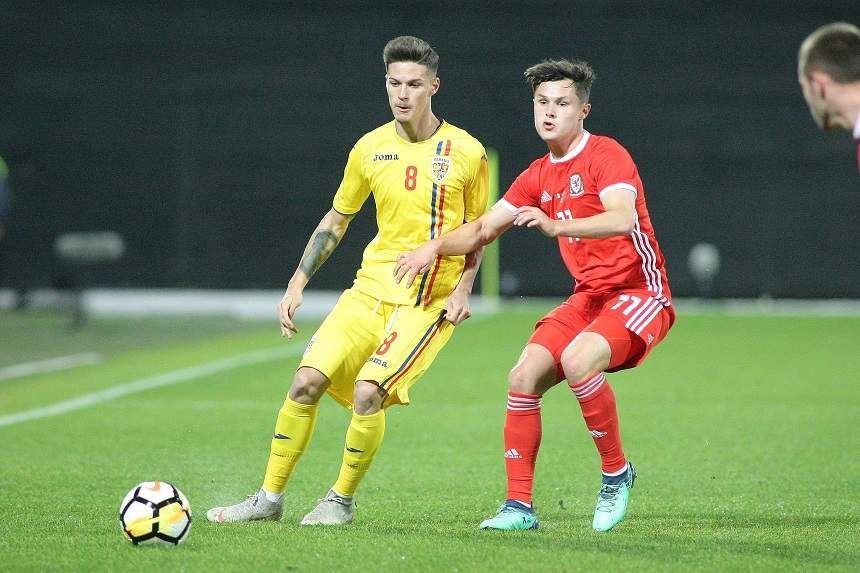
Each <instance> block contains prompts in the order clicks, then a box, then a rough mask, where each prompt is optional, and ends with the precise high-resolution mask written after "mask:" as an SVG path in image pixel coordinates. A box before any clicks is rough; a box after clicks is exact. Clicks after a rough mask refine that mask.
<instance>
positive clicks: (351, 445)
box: [333, 410, 385, 497]
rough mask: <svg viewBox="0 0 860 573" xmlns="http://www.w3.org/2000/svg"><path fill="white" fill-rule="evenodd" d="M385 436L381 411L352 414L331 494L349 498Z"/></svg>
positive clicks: (383, 418)
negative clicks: (367, 413)
mask: <svg viewBox="0 0 860 573" xmlns="http://www.w3.org/2000/svg"><path fill="white" fill-rule="evenodd" d="M384 435H385V411H384V410H380V411H379V412H376V413H375V414H370V415H368V416H361V415H359V414H356V413H355V412H353V413H352V421H351V422H350V423H349V429H348V430H347V431H346V445H345V446H344V450H343V463H342V464H341V466H340V475H338V476H337V481H336V482H335V484H334V488H333V489H334V490H335V492H337V493H339V494H340V495H342V496H343V497H352V496H353V495H354V494H355V490H356V489H357V488H358V484H359V483H361V480H362V478H364V474H366V473H367V470H368V468H369V467H370V464H371V463H372V462H373V457H374V456H375V455H376V451H377V450H378V449H379V445H380V444H381V443H382V437H383V436H384Z"/></svg>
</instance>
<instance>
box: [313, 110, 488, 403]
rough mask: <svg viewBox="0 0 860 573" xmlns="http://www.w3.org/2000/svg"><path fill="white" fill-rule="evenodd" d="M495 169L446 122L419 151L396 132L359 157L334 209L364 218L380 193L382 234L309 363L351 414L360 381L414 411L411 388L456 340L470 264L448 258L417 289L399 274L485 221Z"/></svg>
mask: <svg viewBox="0 0 860 573" xmlns="http://www.w3.org/2000/svg"><path fill="white" fill-rule="evenodd" d="M486 168H487V165H486V157H485V155H484V148H483V147H482V146H481V144H480V143H479V142H478V141H477V140H476V139H475V138H473V137H472V136H470V135H469V134H468V133H466V132H465V131H463V130H462V129H459V128H457V127H454V126H453V125H451V124H449V123H446V122H444V121H443V122H441V124H440V125H439V128H438V129H437V130H436V132H435V133H434V134H433V135H432V137H431V138H430V139H427V140H424V141H418V142H415V143H411V142H409V141H406V140H404V139H403V138H401V137H400V136H399V135H398V134H397V130H396V127H395V122H391V123H388V124H386V125H383V126H381V127H379V128H377V129H375V130H374V131H372V132H370V133H368V134H367V135H365V136H364V137H362V138H361V139H360V140H359V141H358V143H356V145H355V147H354V148H353V149H352V152H351V153H350V154H349V160H348V161H347V164H346V169H345V170H344V177H343V182H342V183H341V185H340V188H339V189H338V191H337V194H336V195H335V197H334V209H335V210H336V211H337V212H339V213H341V214H343V215H354V214H355V213H357V212H358V210H359V209H361V206H362V204H363V203H364V202H365V200H366V199H367V197H368V195H370V194H371V193H372V194H373V199H374V202H375V203H376V222H377V226H378V228H379V233H378V234H377V235H376V237H375V238H374V239H373V240H372V241H371V242H370V243H369V244H368V245H367V248H366V249H365V250H364V257H363V260H362V263H361V268H359V269H358V273H357V274H356V278H355V283H354V284H353V287H352V288H351V289H349V290H347V291H346V292H345V293H344V294H343V295H342V297H341V299H340V301H339V302H338V305H337V307H336V308H335V309H334V311H333V312H332V313H331V314H330V315H329V316H328V318H326V320H325V322H324V323H323V325H322V326H321V327H320V329H319V330H318V331H317V333H316V334H315V335H314V337H313V338H312V339H311V342H310V344H309V345H308V350H307V352H306V353H305V356H304V358H303V360H302V363H301V365H302V366H309V367H313V368H316V369H317V370H319V371H321V372H322V373H323V374H325V375H326V376H327V377H328V379H329V380H330V381H331V383H332V384H331V387H329V389H328V391H329V393H330V394H331V395H332V396H333V397H334V398H335V399H336V400H338V401H339V402H341V403H342V404H344V405H347V406H351V405H352V396H353V385H354V383H355V381H356V380H372V381H374V382H376V383H377V384H378V385H379V386H380V388H382V389H383V390H385V391H386V393H387V395H388V397H387V399H386V401H385V404H386V405H388V404H391V403H404V404H405V403H408V402H409V396H408V388H409V386H410V385H411V384H412V383H413V382H414V381H415V380H416V379H417V378H418V377H419V376H420V375H421V373H422V372H424V371H425V370H426V369H427V367H428V366H429V365H430V363H431V362H432V361H433V358H434V357H435V356H436V354H437V353H438V352H439V350H440V349H441V348H442V346H444V345H445V342H447V341H448V339H449V338H450V336H451V333H452V330H453V325H452V324H451V322H449V321H446V320H445V319H444V311H445V306H446V302H447V300H448V296H449V295H450V294H451V292H452V291H453V290H454V288H455V287H457V284H458V283H459V281H460V277H461V276H462V274H463V269H464V265H465V257H463V256H453V257H440V258H439V259H437V260H436V262H435V264H434V265H433V266H432V268H431V269H430V270H429V271H428V272H426V273H425V274H424V275H423V276H422V277H421V280H416V281H415V283H414V284H413V285H412V286H411V287H406V286H405V285H404V284H397V283H395V282H394V280H393V278H392V277H393V271H394V265H395V262H396V258H397V255H398V253H402V252H408V251H409V249H411V248H415V246H416V245H420V244H421V243H422V242H424V241H426V240H429V239H432V238H435V237H438V236H440V235H442V234H443V233H445V232H447V231H449V230H451V229H454V228H456V227H459V226H460V225H461V224H463V222H464V221H472V220H474V219H477V218H478V217H479V216H480V215H481V214H482V213H483V212H484V208H485V206H486V203H487V171H486Z"/></svg>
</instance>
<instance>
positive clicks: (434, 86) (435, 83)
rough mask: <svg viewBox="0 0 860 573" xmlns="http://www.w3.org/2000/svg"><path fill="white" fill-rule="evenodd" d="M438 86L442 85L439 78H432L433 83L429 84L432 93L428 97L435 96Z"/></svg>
mask: <svg viewBox="0 0 860 573" xmlns="http://www.w3.org/2000/svg"><path fill="white" fill-rule="evenodd" d="M440 85H442V80H440V79H439V76H436V77H435V78H433V82H432V83H431V84H430V86H431V87H432V91H431V92H430V95H436V92H438V91H439V86H440Z"/></svg>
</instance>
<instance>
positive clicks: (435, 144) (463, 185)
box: [206, 36, 488, 525]
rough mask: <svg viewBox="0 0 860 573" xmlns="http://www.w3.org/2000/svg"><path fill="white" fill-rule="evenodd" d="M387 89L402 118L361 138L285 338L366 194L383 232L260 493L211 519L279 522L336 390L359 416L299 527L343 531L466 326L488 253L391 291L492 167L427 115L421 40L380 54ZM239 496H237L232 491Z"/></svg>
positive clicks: (329, 332)
mask: <svg viewBox="0 0 860 573" xmlns="http://www.w3.org/2000/svg"><path fill="white" fill-rule="evenodd" d="M383 60H384V62H385V71H386V76H385V89H386V92H387V94H388V104H389V107H390V108H391V112H392V115H393V116H394V121H392V122H390V123H387V124H385V125H383V126H381V127H379V128H377V129H375V130H373V131H371V132H370V133H368V134H366V135H365V136H364V137H362V138H361V139H359V140H358V142H357V143H356V144H355V146H354V147H353V149H352V151H351V152H350V154H349V159H348V160H347V163H346V168H345V169H344V176H343V181H342V182H341V184H340V187H339V188H338V190H337V193H336V194H335V196H334V202H333V205H332V208H331V209H330V210H329V211H328V212H327V213H326V214H325V215H324V216H323V218H322V219H321V220H320V222H319V224H318V225H317V227H316V229H315V230H314V231H313V233H312V234H311V237H310V240H309V241H308V244H307V246H306V247H305V250H304V253H303V254H302V258H301V261H300V263H299V266H298V268H297V269H296V271H295V273H294V274H293V276H292V278H291V279H290V282H289V284H288V286H287V290H286V293H285V294H284V297H283V299H282V300H281V303H280V305H279V307H278V316H279V319H280V322H281V334H282V335H283V336H287V337H289V338H291V337H292V336H293V334H294V333H295V332H297V328H296V326H295V324H294V322H293V318H294V316H295V313H296V311H297V309H298V308H299V307H300V306H301V304H302V299H303V292H304V288H305V286H306V285H307V283H308V281H309V280H310V278H311V276H313V274H314V273H315V272H316V271H317V270H318V269H319V268H320V266H321V265H322V264H323V263H324V262H325V261H326V259H328V257H329V255H331V253H332V252H333V251H334V249H335V248H336V247H337V245H338V243H339V242H340V240H341V239H342V238H343V236H344V234H345V233H346V229H347V227H348V226H349V222H350V221H351V220H352V217H353V216H354V215H355V214H356V213H357V212H358V211H359V210H360V209H361V208H362V206H363V205H364V203H365V202H366V201H367V199H368V197H369V196H370V195H371V194H372V195H373V201H374V203H375V204H376V222H377V226H378V229H379V232H378V234H377V235H376V237H374V239H373V240H372V241H371V242H370V243H369V244H368V245H367V248H366V249H365V250H364V256H363V259H362V262H361V267H360V268H359V269H358V272H357V273H356V277H355V282H354V284H353V285H352V288H349V289H347V290H346V291H344V293H343V295H341V297H340V299H339V301H338V303H337V305H336V306H335V308H334V309H333V310H332V312H331V313H330V314H329V315H328V317H326V319H325V321H323V323H322V325H321V326H320V327H319V329H318V330H317V332H316V333H315V334H314V335H313V337H311V339H310V342H309V343H308V346H307V349H306V351H305V354H304V357H303V358H302V361H301V364H300V365H299V367H298V369H297V370H296V371H295V373H294V374H293V380H292V384H291V385H290V389H289V392H288V394H287V397H286V399H285V400H284V403H283V406H282V407H281V409H280V411H279V412H278V417H277V420H276V421H275V429H274V433H273V436H272V441H271V447H270V452H269V461H268V464H267V466H266V473H265V477H264V479H263V484H262V487H261V488H260V490H259V491H258V492H257V493H256V494H252V495H250V496H248V497H247V499H245V500H244V501H241V502H239V503H236V504H234V505H228V506H223V507H214V508H212V509H210V510H209V511H207V513H206V517H207V519H209V520H210V521H212V522H215V523H229V522H241V521H252V520H259V519H279V518H280V517H281V514H282V511H283V503H284V502H283V495H284V491H285V489H286V487H287V482H288V480H289V478H290V477H291V476H292V474H293V472H294V470H295V468H296V465H297V464H298V461H299V459H300V458H301V457H302V455H303V454H304V452H305V450H306V449H307V447H308V445H309V444H310V440H311V437H312V435H313V432H314V427H315V424H316V416H317V411H318V408H319V400H320V398H321V397H322V396H323V394H325V393H326V392H328V393H329V394H331V396H332V397H333V398H334V399H335V400H337V401H338V402H339V403H340V404H342V405H344V406H346V407H347V408H351V409H352V416H351V419H350V423H349V427H348V428H347V431H346V439H345V443H344V448H343V461H342V463H341V467H340V471H339V473H338V475H337V479H336V480H335V482H334V484H333V485H332V487H331V489H329V491H328V493H327V494H326V495H325V496H324V497H323V499H321V500H320V501H319V503H318V504H317V505H316V507H315V508H314V509H313V510H312V511H311V512H310V513H308V514H307V515H305V517H304V518H303V519H302V521H301V523H302V525H343V524H346V523H349V522H351V521H352V519H353V513H354V507H355V506H354V503H353V496H354V495H355V492H356V489H357V488H358V485H359V483H360V482H361V480H362V479H363V478H364V475H365V474H366V473H367V471H368V469H369V468H370V466H371V463H372V461H373V459H374V456H375V455H376V452H377V451H378V449H379V447H380V445H381V443H382V439H383V437H384V435H385V407H387V406H389V405H391V404H407V403H408V402H409V388H410V386H411V385H412V384H414V382H415V381H416V380H417V379H418V378H419V377H420V376H421V374H422V373H423V372H424V371H425V370H426V369H427V368H428V367H429V365H430V364H431V363H432V361H433V359H434V358H435V357H436V355H437V354H438V352H439V350H440V349H441V348H442V347H443V346H444V345H445V343H446V342H447V341H448V339H449V338H450V337H451V334H452V331H453V329H454V326H455V325H457V324H459V323H460V322H462V321H463V320H465V319H467V318H468V317H469V314H470V312H469V302H468V300H469V295H470V293H471V290H472V284H473V283H474V280H475V275H476V273H477V268H478V264H479V263H480V256H481V251H480V250H478V251H476V252H473V253H470V254H468V255H465V256H446V257H439V258H438V259H436V260H434V261H433V264H432V265H431V266H430V268H428V269H427V272H425V273H424V274H423V275H421V276H420V278H419V279H418V280H416V281H415V284H414V285H412V286H406V285H405V284H402V285H401V284H397V283H396V281H395V278H394V268H395V263H396V260H397V257H398V255H399V254H400V253H404V252H409V251H412V250H413V249H415V248H417V247H418V246H419V245H421V244H422V243H424V242H425V241H427V240H430V239H434V238H436V237H438V236H440V235H442V234H444V233H446V232H448V231H451V230H452V229H454V228H456V227H459V226H460V225H462V224H463V223H464V222H468V221H472V220H475V219H477V218H478V217H479V216H480V215H481V214H482V213H483V211H484V209H485V207H486V203H487V186H488V175H487V158H486V154H485V153H484V148H483V147H482V146H481V144H480V143H479V142H478V141H477V140H476V139H475V138H474V137H472V136H470V135H469V134H468V133H466V132H465V131H463V130H462V129H460V128H457V127H454V126H453V125H451V124H449V123H447V122H445V121H443V120H442V119H441V118H438V117H436V116H435V115H434V114H433V111H432V108H431V105H430V102H431V98H432V96H433V95H434V94H435V93H436V92H437V91H438V89H439V86H440V80H439V77H438V75H437V70H438V62H439V56H438V55H437V54H436V52H435V50H433V48H432V47H431V46H430V45H429V44H428V43H427V42H425V41H423V40H421V39H419V38H415V37H412V36H401V37H398V38H395V39H393V40H391V41H390V42H388V44H386V46H385V49H384V50H383ZM237 493H238V492H237Z"/></svg>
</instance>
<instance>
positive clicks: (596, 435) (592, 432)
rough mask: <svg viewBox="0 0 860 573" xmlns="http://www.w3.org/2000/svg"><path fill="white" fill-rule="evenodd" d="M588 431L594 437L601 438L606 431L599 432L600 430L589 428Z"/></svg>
mask: <svg viewBox="0 0 860 573" xmlns="http://www.w3.org/2000/svg"><path fill="white" fill-rule="evenodd" d="M588 433H589V434H591V435H592V436H594V437H595V438H602V437H603V436H605V435H606V432H601V431H600V430H591V431H589V432H588Z"/></svg>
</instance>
